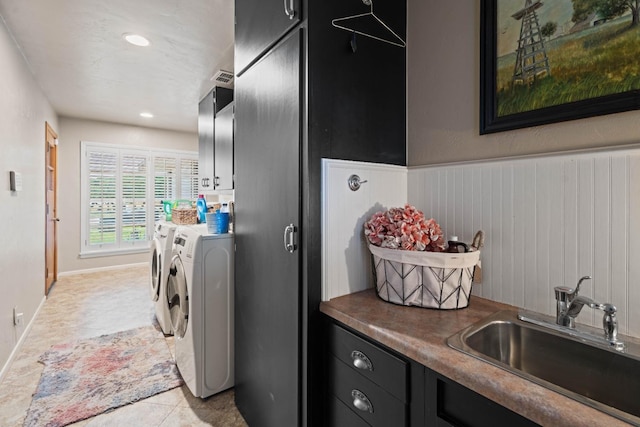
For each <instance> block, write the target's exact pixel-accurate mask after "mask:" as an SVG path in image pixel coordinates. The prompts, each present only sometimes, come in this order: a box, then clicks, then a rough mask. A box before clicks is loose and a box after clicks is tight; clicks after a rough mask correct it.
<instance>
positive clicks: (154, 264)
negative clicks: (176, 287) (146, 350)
mask: <svg viewBox="0 0 640 427" xmlns="http://www.w3.org/2000/svg"><path fill="white" fill-rule="evenodd" d="M176 228H177V225H175V224H171V223H168V222H164V221H159V222H158V223H156V226H155V229H154V233H153V243H152V244H151V260H150V262H149V281H150V285H151V286H150V287H149V291H150V294H151V301H153V303H154V305H155V311H156V319H158V323H159V324H160V328H161V329H162V332H163V333H165V334H167V335H168V334H172V333H173V329H172V328H171V317H170V315H169V305H168V304H167V279H168V278H169V265H170V264H171V257H172V249H173V236H174V234H175V230H176Z"/></svg>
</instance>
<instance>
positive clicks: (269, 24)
mask: <svg viewBox="0 0 640 427" xmlns="http://www.w3.org/2000/svg"><path fill="white" fill-rule="evenodd" d="M235 16H236V26H235V45H236V48H235V65H234V67H235V71H236V74H237V75H238V76H240V75H242V73H243V72H244V71H245V70H246V69H247V67H248V66H249V65H251V64H252V63H253V62H254V61H255V60H256V59H257V58H259V57H260V56H261V55H262V54H263V53H265V52H266V51H267V50H268V49H269V48H270V47H271V46H273V45H274V44H275V43H276V42H277V41H278V40H279V39H280V38H281V37H283V36H284V35H285V34H286V33H287V32H288V31H289V30H291V29H292V28H294V27H295V26H296V25H298V24H299V23H300V21H301V19H302V10H301V0H235Z"/></svg>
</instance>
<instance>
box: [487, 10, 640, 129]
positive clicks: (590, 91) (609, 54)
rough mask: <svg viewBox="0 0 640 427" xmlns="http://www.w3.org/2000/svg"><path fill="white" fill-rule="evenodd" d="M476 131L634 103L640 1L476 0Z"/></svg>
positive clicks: (639, 90)
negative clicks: (478, 11)
mask: <svg viewBox="0 0 640 427" xmlns="http://www.w3.org/2000/svg"><path fill="white" fill-rule="evenodd" d="M481 1H482V3H481V18H480V19H481V23H480V27H481V35H480V43H481V45H480V134H487V133H492V132H500V131H505V130H511V129H518V128H523V127H529V126H536V125H542V124H548V123H554V122H560V121H565V120H574V119H580V118H586V117H592V116H597V115H602V114H611V113H618V112H622V111H628V110H634V109H639V108H640V22H639V20H640V18H639V13H640V11H639V10H638V8H639V7H640V2H639V1H638V0H544V1H543V0H481Z"/></svg>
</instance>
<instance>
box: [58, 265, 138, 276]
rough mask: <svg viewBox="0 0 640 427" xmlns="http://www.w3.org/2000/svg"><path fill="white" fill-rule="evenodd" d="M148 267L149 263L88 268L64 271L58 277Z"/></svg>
mask: <svg viewBox="0 0 640 427" xmlns="http://www.w3.org/2000/svg"><path fill="white" fill-rule="evenodd" d="M147 265H149V263H148V262H137V263H134V264H122V265H110V266H108V267H97V268H87V269H85V270H72V271H64V272H62V273H58V277H65V276H75V275H76V274H87V273H98V272H101V271H109V270H123V269H125V268H132V267H145V266H147Z"/></svg>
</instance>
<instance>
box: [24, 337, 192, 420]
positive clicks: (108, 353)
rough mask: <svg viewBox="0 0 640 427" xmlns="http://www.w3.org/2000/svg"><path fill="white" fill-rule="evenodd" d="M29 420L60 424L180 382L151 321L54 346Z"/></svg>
mask: <svg viewBox="0 0 640 427" xmlns="http://www.w3.org/2000/svg"><path fill="white" fill-rule="evenodd" d="M40 362H41V363H43V364H44V365H45V367H44V371H43V372H42V376H41V377H40V383H39V384H38V388H37V389H36V392H35V394H34V395H33V400H32V401H31V406H30V407H29V411H28V412H27V417H26V418H25V421H24V425H25V426H29V427H31V426H48V427H62V426H66V425H67V424H71V423H74V422H76V421H80V420H84V419H86V418H90V417H93V416H95V415H98V414H101V413H103V412H106V411H109V410H111V409H114V408H118V407H120V406H124V405H127V404H129V403H132V402H135V401H137V400H140V399H144V398H147V397H149V396H153V395H154V394H157V393H161V392H163V391H166V390H170V389H172V388H175V387H178V386H180V385H182V383H183V382H182V378H181V377H180V374H179V373H178V369H177V367H176V365H175V362H174V361H173V358H172V357H171V353H170V351H169V347H168V346H167V343H166V341H165V340H164V337H163V335H162V332H159V331H158V330H157V329H155V328H154V327H153V326H145V327H142V328H137V329H131V330H128V331H123V332H117V333H115V334H110V335H102V336H100V337H96V338H89V339H86V340H80V341H75V342H71V343H65V344H59V345H55V346H52V347H51V349H50V350H48V351H46V352H45V353H43V354H42V355H41V356H40Z"/></svg>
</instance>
